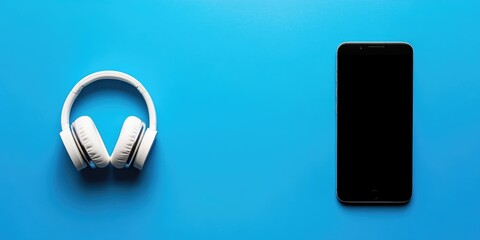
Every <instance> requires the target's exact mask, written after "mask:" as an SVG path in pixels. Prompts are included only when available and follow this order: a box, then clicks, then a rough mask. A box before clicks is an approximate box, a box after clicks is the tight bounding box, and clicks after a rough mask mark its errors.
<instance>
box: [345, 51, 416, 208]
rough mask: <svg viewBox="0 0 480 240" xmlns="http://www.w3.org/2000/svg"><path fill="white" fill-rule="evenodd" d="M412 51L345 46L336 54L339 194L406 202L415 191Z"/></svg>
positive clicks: (352, 198) (355, 198)
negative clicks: (413, 190) (413, 185)
mask: <svg viewBox="0 0 480 240" xmlns="http://www.w3.org/2000/svg"><path fill="white" fill-rule="evenodd" d="M412 86H413V51H412V48H411V47H410V46H409V45H407V44H343V45H341V46H340V47H339V49H338V56H337V196H338V198H339V199H340V200H342V201H345V202H407V201H408V200H409V199H410V196H411V191H412V122H413V121H412V108H413V91H412Z"/></svg>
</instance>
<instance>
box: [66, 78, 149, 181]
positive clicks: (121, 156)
mask: <svg viewBox="0 0 480 240" xmlns="http://www.w3.org/2000/svg"><path fill="white" fill-rule="evenodd" d="M104 79H109V80H119V81H123V82H126V83H128V84H130V85H132V86H134V87H135V88H136V89H137V90H138V91H139V92H140V94H142V96H143V98H144V99H145V103H146V104H147V108H148V115H149V124H150V126H149V127H148V128H147V129H145V123H144V122H142V121H141V120H140V119H139V118H137V117H135V116H129V117H128V118H127V119H126V120H125V122H124V123H123V127H122V130H121V131H120V136H119V137H118V140H117V143H116V145H115V148H114V150H113V153H112V155H111V156H110V155H109V154H108V152H107V148H106V147H105V144H104V143H103V140H102V137H101V136H100V134H99V132H98V130H97V128H96V127H95V124H94V123H93V121H92V119H91V118H90V117H88V116H81V117H79V118H78V119H77V120H75V121H74V122H73V123H72V125H71V126H70V110H71V109H72V105H73V103H74V102H75V99H76V98H77V96H78V95H79V93H80V92H81V91H82V89H83V88H84V87H85V86H87V85H89V84H91V83H93V82H96V81H99V80H104ZM61 124H62V131H61V132H60V137H61V138H62V141H63V144H64V145H65V148H66V149H67V152H68V155H69V156H70V159H71V160H72V162H73V164H74V165H75V167H76V168H77V170H78V171H80V170H82V169H84V168H85V167H87V166H88V165H89V166H90V167H92V168H95V167H99V168H103V167H106V166H108V164H109V163H110V162H111V163H112V165H113V166H114V167H116V168H128V167H130V166H131V165H132V164H133V166H134V167H135V168H137V169H139V170H142V168H143V164H144V163H145V159H146V158H147V156H148V152H149V151H150V148H151V147H152V145H153V141H154V140H155V135H156V134H157V116H156V113H155V106H154V105H153V101H152V98H151V97H150V94H148V92H147V90H146V89H145V88H144V87H143V85H142V84H141V83H140V82H139V81H138V80H137V79H135V78H134V77H132V76H130V75H128V74H126V73H122V72H117V71H100V72H95V73H92V74H90V75H88V76H86V77H84V78H83V79H82V80H80V82H78V83H77V84H76V85H75V86H74V87H73V89H72V91H71V92H70V94H68V96H67V99H66V100H65V103H64V104H63V109H62V117H61Z"/></svg>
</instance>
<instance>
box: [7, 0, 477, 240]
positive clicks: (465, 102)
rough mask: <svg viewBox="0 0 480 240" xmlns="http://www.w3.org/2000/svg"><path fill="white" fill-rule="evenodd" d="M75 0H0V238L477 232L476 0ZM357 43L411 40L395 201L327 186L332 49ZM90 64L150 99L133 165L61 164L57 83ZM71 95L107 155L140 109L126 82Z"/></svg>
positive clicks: (331, 157)
mask: <svg viewBox="0 0 480 240" xmlns="http://www.w3.org/2000/svg"><path fill="white" fill-rule="evenodd" d="M80 2H81V3H80ZM80 2H79V1H2V2H0V34H1V35H0V66H1V67H0V76H1V81H0V87H1V95H0V114H1V120H0V126H1V128H0V130H1V135H2V139H1V140H0V141H1V142H0V146H1V150H2V152H3V154H2V157H1V162H2V167H3V171H2V173H1V174H0V229H1V232H0V236H1V237H0V238H2V239H16V238H43V239H47V238H59V239H82V238H83V239H132V237H140V238H155V239H325V238H328V239H349V238H359V239H366V238H369V239H371V238H373V239H385V238H391V239H396V238H398V239H412V238H415V239H435V238H447V239H461V238H465V239H475V238H476V239H478V238H479V236H480V222H479V220H478V219H479V216H480V205H479V204H478V199H479V198H480V110H479V109H480V74H479V72H478V69H479V66H480V62H479V54H480V44H479V43H480V31H479V25H478V23H479V22H480V10H479V9H480V5H479V4H478V2H477V3H463V4H456V3H454V1H448V2H447V1H392V2H387V1H371V2H369V1H368V2H360V1H318V2H316V3H315V2H313V1H146V2H140V1H131V2H126V1H124V2H120V1H80ZM374 2H375V3H374ZM373 40H375V41H387V40H389V41H394V40H397V41H407V42H409V43H410V44H411V45H412V46H413V47H414V49H415V64H414V65H415V67H414V68H415V70H414V71H415V73H414V78H415V79H414V82H415V83H414V89H415V90H414V92H415V93H414V95H415V97H414V101H415V103H414V193H413V198H412V201H411V202H410V204H409V205H407V206H403V207H393V206H389V207H347V206H343V205H341V204H340V203H339V202H338V201H337V199H336V198H335V54H336V49H337V46H338V45H339V44H340V43H341V42H344V41H373ZM104 69H115V70H121V71H125V72H127V73H130V74H132V75H133V76H135V77H137V78H138V79H139V80H141V81H142V82H143V83H144V85H145V86H146V87H147V89H149V91H150V94H151V95H152V97H153V99H154V100H155V103H156V108H157V114H158V117H159V118H158V123H159V126H158V127H159V134H158V135H157V141H156V144H155V147H154V149H153V150H152V153H151V155H150V158H149V159H148V160H147V163H146V165H145V169H144V171H143V172H141V173H140V174H136V173H135V172H131V171H126V172H124V171H120V172H119V171H115V170H114V169H112V168H109V169H107V170H104V171H88V170H87V171H84V172H82V173H78V172H76V170H75V168H74V167H73V165H72V164H71V162H70V160H69V159H68V156H67V154H66V152H65V150H64V147H63V145H62V143H61V140H60V137H59V135H58V133H59V132H60V111H61V107H62V104H63V101H64V100H65V97H66V96H67V94H68V92H69V91H70V90H71V88H72V87H73V85H74V84H75V83H76V82H77V81H78V80H79V79H81V78H82V77H84V76H85V75H87V74H89V73H92V72H94V71H97V70H104ZM84 93H85V94H82V95H81V97H80V98H79V100H78V102H77V104H76V105H75V108H74V111H73V116H72V118H76V117H79V116H81V115H90V116H91V117H92V118H93V119H94V121H95V122H96V124H97V127H98V128H99V130H100V132H101V134H102V135H103V138H104V141H105V142H106V145H107V147H108V149H109V150H110V151H111V150H112V149H113V147H114V144H115V141H116V138H117V135H118V133H119V130H120V127H121V125H122V123H123V120H124V119H125V118H126V116H128V115H131V114H132V115H137V116H139V117H141V118H142V119H144V120H147V112H146V108H145V106H144V105H143V103H142V99H141V98H140V97H139V96H138V95H137V94H136V93H135V90H133V89H131V88H129V87H128V86H127V85H123V84H119V83H113V82H104V83H98V84H95V85H92V86H91V87H89V88H87V89H85V92H84Z"/></svg>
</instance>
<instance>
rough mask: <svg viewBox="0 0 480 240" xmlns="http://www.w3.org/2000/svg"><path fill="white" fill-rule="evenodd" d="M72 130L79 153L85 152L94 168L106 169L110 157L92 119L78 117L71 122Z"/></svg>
mask: <svg viewBox="0 0 480 240" xmlns="http://www.w3.org/2000/svg"><path fill="white" fill-rule="evenodd" d="M72 128H73V130H74V134H75V135H76V137H77V139H78V142H79V143H80V145H81V148H82V149H80V151H85V152H86V153H87V155H88V157H89V158H90V159H91V160H92V161H93V163H95V166H96V167H99V168H103V167H106V166H107V165H108V163H109V162H110V157H109V155H108V152H107V148H106V147H105V144H104V143H103V140H102V137H101V136H100V133H99V132H98V130H97V127H96V126H95V124H94V123H93V121H92V119H91V118H90V117H88V116H82V117H79V118H78V119H77V120H75V122H73V124H72Z"/></svg>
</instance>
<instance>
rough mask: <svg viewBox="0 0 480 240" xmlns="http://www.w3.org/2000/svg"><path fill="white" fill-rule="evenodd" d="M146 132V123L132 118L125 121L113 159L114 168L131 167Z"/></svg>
mask: <svg viewBox="0 0 480 240" xmlns="http://www.w3.org/2000/svg"><path fill="white" fill-rule="evenodd" d="M144 132H145V123H143V122H142V121H141V120H140V119H139V118H137V117H134V116H130V117H128V118H127V119H125V122H124V123H123V126H122V130H121V131H120V136H119V137H118V140H117V143H116V144H115V148H114V149H113V153H112V157H111V162H112V165H113V166H114V167H116V168H123V167H125V166H126V167H129V166H130V164H131V161H132V160H133V158H134V157H135V154H136V150H137V149H138V147H139V145H140V142H141V140H142V139H141V138H142V136H143V133H144Z"/></svg>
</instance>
